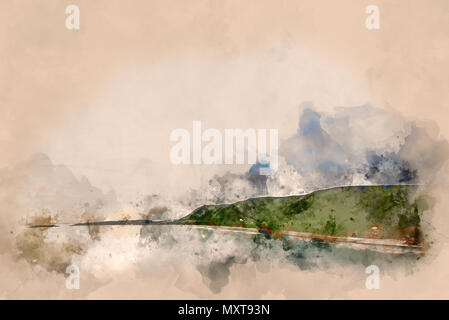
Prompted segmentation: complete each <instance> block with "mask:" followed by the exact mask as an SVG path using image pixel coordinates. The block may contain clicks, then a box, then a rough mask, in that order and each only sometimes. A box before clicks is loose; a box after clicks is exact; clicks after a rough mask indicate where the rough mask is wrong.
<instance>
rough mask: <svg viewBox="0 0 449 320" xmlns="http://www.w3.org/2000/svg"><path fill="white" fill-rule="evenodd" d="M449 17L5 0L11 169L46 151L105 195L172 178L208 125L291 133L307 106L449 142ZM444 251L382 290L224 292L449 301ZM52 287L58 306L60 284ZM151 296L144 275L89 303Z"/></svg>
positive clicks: (443, 6)
mask: <svg viewBox="0 0 449 320" xmlns="http://www.w3.org/2000/svg"><path fill="white" fill-rule="evenodd" d="M69 4H77V5H79V8H80V11H81V29H80V30H78V31H71V30H67V29H66V28H65V17H66V15H65V7H66V6H67V5H69ZM369 4H376V5H378V6H379V8H380V19H381V22H380V23H381V28H380V30H371V31H370V30H367V29H366V28H365V19H366V16H367V15H366V14H365V8H366V6H367V5H369ZM448 17H449V2H448V1H446V0H432V1H424V0H408V1H399V0H397V1H393V0H389V1H380V0H373V1H360V0H341V1H322V0H318V1H317V0H314V1H304V0H301V1H293V0H291V1H289V0H286V1H274V0H273V1H266V0H258V1H238V0H235V1H228V0H225V1H216V0H211V1H206V0H202V1H199V0H193V1H165V0H161V1H154V0H151V1H143V0H142V1H138V0H133V1H113V0H104V1H103V0H95V1H92V0H85V1H83V0H73V1H61V0H41V1H34V0H27V1H25V0H23V1H14V0H3V1H1V3H0V150H1V153H0V154H1V156H0V166H2V167H3V166H8V165H11V164H14V163H16V162H18V161H20V160H23V159H24V158H27V157H28V156H29V155H30V154H32V153H34V152H37V151H44V152H46V153H47V154H49V155H50V157H51V158H52V159H53V160H54V161H55V162H57V163H65V164H67V165H68V166H69V167H70V168H71V169H72V170H74V172H76V173H77V174H81V173H83V174H87V175H88V176H89V178H91V179H92V180H93V182H94V183H96V184H97V185H99V186H101V187H105V188H107V187H114V184H116V183H117V181H119V178H115V177H114V172H116V171H117V170H119V169H120V168H124V167H126V166H128V165H129V163H131V162H132V161H133V160H134V159H138V158H139V157H148V158H150V159H151V160H152V161H155V162H158V163H160V164H161V165H162V166H166V167H167V168H171V167H170V163H168V150H169V147H170V145H169V143H168V135H169V132H170V131H171V130H173V129H174V128H177V127H186V128H189V126H190V125H191V122H192V120H197V119H199V120H202V121H203V123H205V124H206V126H208V127H217V128H226V127H239V126H240V127H245V126H246V127H254V128H264V127H278V128H280V136H281V137H285V136H287V135H289V134H291V133H292V132H293V131H294V130H295V128H296V125H297V120H296V119H297V116H298V111H297V107H298V105H299V104H300V103H301V102H302V101H307V100H313V101H314V102H315V104H316V105H317V107H318V108H320V109H323V110H324V109H329V110H330V109H331V108H332V107H334V106H340V105H347V106H351V105H361V104H364V103H371V104H373V105H375V106H379V107H384V108H392V109H395V110H397V111H399V112H401V113H402V114H404V115H405V116H407V117H410V118H415V119H421V120H424V119H429V120H433V121H435V122H436V124H437V125H438V126H439V128H440V130H441V134H442V136H443V137H445V138H449V126H448V124H447V123H448V119H449V90H448V88H449V72H448V70H449V19H448ZM292 119H293V120H292ZM103 169H104V170H103ZM171 169H173V168H171ZM105 170H106V171H105ZM107 170H109V171H107ZM173 170H175V174H174V178H173V179H174V181H176V180H179V176H177V175H176V174H177V173H176V169H173ZM189 170H194V169H189ZM105 172H106V173H105ZM108 172H112V173H108ZM444 172H445V174H446V173H447V167H446V171H444ZM177 177H178V178H177ZM440 179H442V182H441V183H442V186H443V187H442V188H441V191H440V193H439V194H440V199H439V205H438V208H439V211H438V214H437V215H436V218H435V219H436V220H435V224H436V225H438V228H440V229H439V231H440V232H441V233H445V232H446V231H449V228H447V225H448V223H447V219H446V217H445V214H444V212H443V209H442V208H447V206H446V205H445V204H446V203H447V200H445V191H444V190H445V186H446V184H444V181H446V179H445V176H444V175H442V176H441V177H440ZM161 184H162V181H161ZM446 234H447V232H446ZM440 240H441V246H440V247H438V249H436V253H435V255H436V256H437V257H435V256H432V255H431V256H432V259H431V260H430V262H429V264H428V265H427V266H426V267H423V270H422V271H421V272H420V273H418V274H415V275H414V276H413V277H403V278H402V277H399V278H395V279H390V278H389V279H388V280H386V282H385V284H384V287H383V290H381V292H370V291H367V290H365V289H364V288H363V289H360V290H358V289H357V290H355V289H351V290H348V289H347V288H349V287H351V285H350V283H351V282H350V281H349V280H347V279H349V278H350V275H348V278H346V279H341V278H338V277H335V276H332V275H328V274H323V273H320V272H318V273H313V274H309V273H303V274H301V275H298V274H297V273H296V272H294V271H288V270H287V271H286V270H282V271H279V273H278V274H277V273H276V272H275V271H273V273H271V274H265V275H263V276H262V278H263V281H266V282H269V281H274V282H276V283H278V284H279V285H276V286H278V287H279V288H277V287H276V288H274V289H273V291H272V292H271V291H269V292H266V291H264V290H262V289H260V292H263V293H261V294H260V295H259V294H255V293H254V292H253V291H252V290H251V289H249V287H248V286H246V287H245V286H244V285H241V284H240V282H239V277H237V278H234V280H233V281H232V282H231V285H230V286H228V287H227V288H226V289H225V291H224V292H223V294H222V296H223V297H234V296H236V295H237V297H244V296H249V297H252V295H253V294H254V297H274V298H276V297H280V298H282V297H288V298H309V297H321V298H337V297H349V298H350V297H355V298H362V297H374V298H390V297H397V298H401V297H424V298H427V297H434V298H443V297H445V298H447V297H449V274H448V271H447V270H448V268H447V265H448V263H449V254H448V251H447V247H446V245H445V242H444V241H445V240H444V239H443V238H442V239H440ZM440 250H442V251H440ZM429 259H430V258H429ZM241 268H243V269H245V268H251V267H250V266H242V267H241ZM14 269H15V267H13V266H10V267H5V268H4V270H9V271H10V272H11V270H14ZM248 270H250V269H248ZM248 270H246V271H239V272H243V274H244V272H248V273H249V274H251V270H250V271H248ZM197 276H198V275H196V274H194V273H192V274H191V275H190V277H191V278H194V277H197ZM182 277H184V278H185V277H187V278H189V271H186V272H185V273H184V274H183V275H182V276H181V278H182ZM270 277H271V278H270ZM273 277H274V278H273ZM272 278H273V279H272ZM292 278H295V279H297V281H293V282H292V281H291V279H292ZM164 279H167V280H158V281H159V282H156V283H155V282H154V281H153V282H152V285H153V286H160V287H161V288H165V289H163V294H164V295H166V296H173V297H183V296H184V294H185V293H184V292H182V291H177V289H173V291H170V290H171V289H170V288H172V287H171V284H172V283H173V281H174V280H173V278H170V276H168V277H167V278H164ZM153 280H154V279H153ZM178 280H179V279H178ZM352 280H354V279H352ZM359 280H360V279H359ZM164 281H165V282H164ZM362 281H363V280H362ZM46 283H47V284H48V283H52V282H51V281H50V282H46ZM352 283H353V282H352ZM298 285H301V286H302V287H303V288H311V287H313V288H315V289H316V291H315V290H312V291H307V293H304V291H302V290H297V286H298ZM27 286H28V287H27ZM43 286H44V285H43V284H42V283H37V284H36V283H34V284H27V285H25V288H26V290H23V291H20V292H21V293H20V294H19V297H30V296H31V297H33V296H34V294H37V292H39V290H40V289H37V288H41V289H42V288H43ZM48 286H49V287H48V288H47V287H45V286H44V287H45V288H46V289H45V290H47V291H48V295H49V296H52V294H53V293H54V291H55V290H56V289H55V290H53V289H54V288H57V286H56V285H54V287H52V285H48ZM142 286H143V282H140V284H136V283H134V282H133V281H132V279H131V278H130V279H127V280H126V279H125V280H123V281H122V282H114V283H113V284H110V285H108V286H107V287H102V288H101V289H99V290H97V291H95V292H94V293H91V292H89V294H90V296H93V297H111V296H112V297H117V296H120V295H121V292H124V291H123V290H122V288H123V287H127V290H126V292H129V293H130V294H131V295H133V297H154V296H153V295H152V294H151V293H149V292H148V291H146V290H145V288H142ZM239 286H243V287H239ZM8 288H9V287H8ZM52 288H53V289H52ZM351 288H352V287H351ZM161 290H162V289H161ZM198 290H200V289H198ZM245 290H246V291H245ZM255 290H256V291H257V288H256V289H255ZM47 291H46V292H47ZM56 291H57V290H56ZM151 292H153V293H154V292H156V291H151ZM83 294H85V295H87V292H84V293H83ZM83 294H81V296H83ZM177 295H178V296H177ZM197 295H199V296H201V297H208V295H207V294H206V293H204V294H199V293H198V294H197ZM240 295H241V296H240ZM57 297H70V296H67V293H60V294H58V295H57ZM192 297H194V296H192Z"/></svg>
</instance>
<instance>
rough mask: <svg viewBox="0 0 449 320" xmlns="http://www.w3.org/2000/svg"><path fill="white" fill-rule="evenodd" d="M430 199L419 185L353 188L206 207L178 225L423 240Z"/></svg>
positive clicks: (277, 232)
mask: <svg viewBox="0 0 449 320" xmlns="http://www.w3.org/2000/svg"><path fill="white" fill-rule="evenodd" d="M428 203H429V201H428V198H427V196H426V195H424V194H418V193H417V188H416V187H415V186H409V185H393V186H364V187H358V186H349V187H337V188H332V189H326V190H320V191H315V192H313V193H310V194H307V195H304V196H288V197H261V198H254V199H248V200H245V201H240V202H236V203H233V204H222V205H205V206H202V207H200V208H198V209H196V210H194V211H193V212H192V213H191V214H189V215H188V216H186V217H184V218H181V219H179V220H177V221H176V223H177V224H191V225H216V226H229V227H244V228H259V229H266V230H267V231H268V232H270V233H273V234H279V233H281V232H283V231H296V232H309V233H318V234H325V235H332V236H354V237H368V238H391V239H393V238H394V239H405V240H407V241H408V242H411V243H417V242H419V241H420V221H421V216H422V214H423V212H424V211H425V210H426V209H427V208H428Z"/></svg>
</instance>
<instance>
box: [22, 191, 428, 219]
mask: <svg viewBox="0 0 449 320" xmlns="http://www.w3.org/2000/svg"><path fill="white" fill-rule="evenodd" d="M396 186H411V187H419V186H423V185H422V184H403V183H402V184H401V183H400V184H377V185H372V184H371V185H348V186H334V187H329V188H323V189H317V190H314V191H311V192H309V193H304V194H292V195H288V196H259V197H251V198H247V199H244V200H239V201H236V202H230V203H217V204H203V205H201V206H199V207H197V208H195V209H193V210H192V211H191V212H190V213H189V214H187V215H185V216H184V217H181V218H179V219H176V220H151V219H134V220H109V221H104V220H101V221H90V222H78V223H60V224H48V225H47V224H31V225H28V227H29V228H57V227H60V226H62V225H68V226H69V227H79V226H124V225H135V226H141V225H176V224H178V225H188V224H183V223H180V220H181V219H183V218H185V217H188V216H189V215H191V214H192V213H193V212H195V211H196V210H199V209H201V208H205V207H208V206H230V205H234V204H237V203H242V202H245V201H253V200H257V199H274V200H277V199H286V198H291V197H300V198H304V197H306V196H308V195H311V194H313V193H316V192H320V191H326V190H333V189H339V188H341V189H342V188H370V187H382V188H390V187H396Z"/></svg>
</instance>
